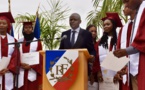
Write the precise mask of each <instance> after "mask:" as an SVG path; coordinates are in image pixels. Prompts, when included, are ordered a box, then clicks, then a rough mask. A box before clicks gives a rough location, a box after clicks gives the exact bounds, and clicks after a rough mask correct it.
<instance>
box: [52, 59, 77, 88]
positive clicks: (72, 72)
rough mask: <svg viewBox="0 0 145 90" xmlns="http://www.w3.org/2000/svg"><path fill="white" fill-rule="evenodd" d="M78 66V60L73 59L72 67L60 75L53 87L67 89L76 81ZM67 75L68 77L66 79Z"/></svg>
mask: <svg viewBox="0 0 145 90" xmlns="http://www.w3.org/2000/svg"><path fill="white" fill-rule="evenodd" d="M78 67H79V60H78V58H77V59H76V60H75V62H74V63H73V64H72V67H70V68H69V69H68V70H67V72H66V73H65V74H64V75H63V76H62V77H61V79H60V81H58V82H57V83H56V84H55V85H54V88H55V89H56V90H69V88H70V87H71V86H72V85H73V83H74V82H75V81H76V78H77V75H78ZM68 77H69V79H68ZM65 79H66V80H65Z"/></svg>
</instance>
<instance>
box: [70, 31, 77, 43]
mask: <svg viewBox="0 0 145 90" xmlns="http://www.w3.org/2000/svg"><path fill="white" fill-rule="evenodd" d="M75 32H76V31H72V37H71V45H72V46H73V45H74V43H75Z"/></svg>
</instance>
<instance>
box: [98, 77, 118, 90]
mask: <svg viewBox="0 0 145 90" xmlns="http://www.w3.org/2000/svg"><path fill="white" fill-rule="evenodd" d="M99 90H119V83H116V84H114V82H113V77H103V82H100V83H99Z"/></svg>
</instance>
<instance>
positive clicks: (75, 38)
mask: <svg viewBox="0 0 145 90" xmlns="http://www.w3.org/2000/svg"><path fill="white" fill-rule="evenodd" d="M80 23H81V17H80V15H79V14H77V13H73V14H71V16H70V17H69V24H70V27H71V29H69V30H67V31H65V32H63V33H62V35H61V36H62V37H64V36H67V38H65V39H63V40H61V43H60V47H59V49H80V48H87V50H88V51H89V53H90V54H91V57H94V56H95V55H96V51H95V49H94V45H93V39H92V35H91V33H90V32H89V31H87V30H84V29H82V28H80V26H79V25H80Z"/></svg>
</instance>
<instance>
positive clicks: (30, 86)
mask: <svg viewBox="0 0 145 90" xmlns="http://www.w3.org/2000/svg"><path fill="white" fill-rule="evenodd" d="M29 50H30V45H28V46H25V43H23V44H22V52H23V53H28V52H30V51H29ZM39 50H42V45H41V42H40V41H38V47H37V50H36V51H39ZM42 60H43V58H42V56H41V55H40V59H39V64H38V65H32V66H31V68H32V69H33V70H35V71H36V73H37V78H36V80H35V81H33V82H31V81H29V80H28V70H25V71H24V85H23V86H22V87H20V88H19V90H42V64H43V62H42Z"/></svg>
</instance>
